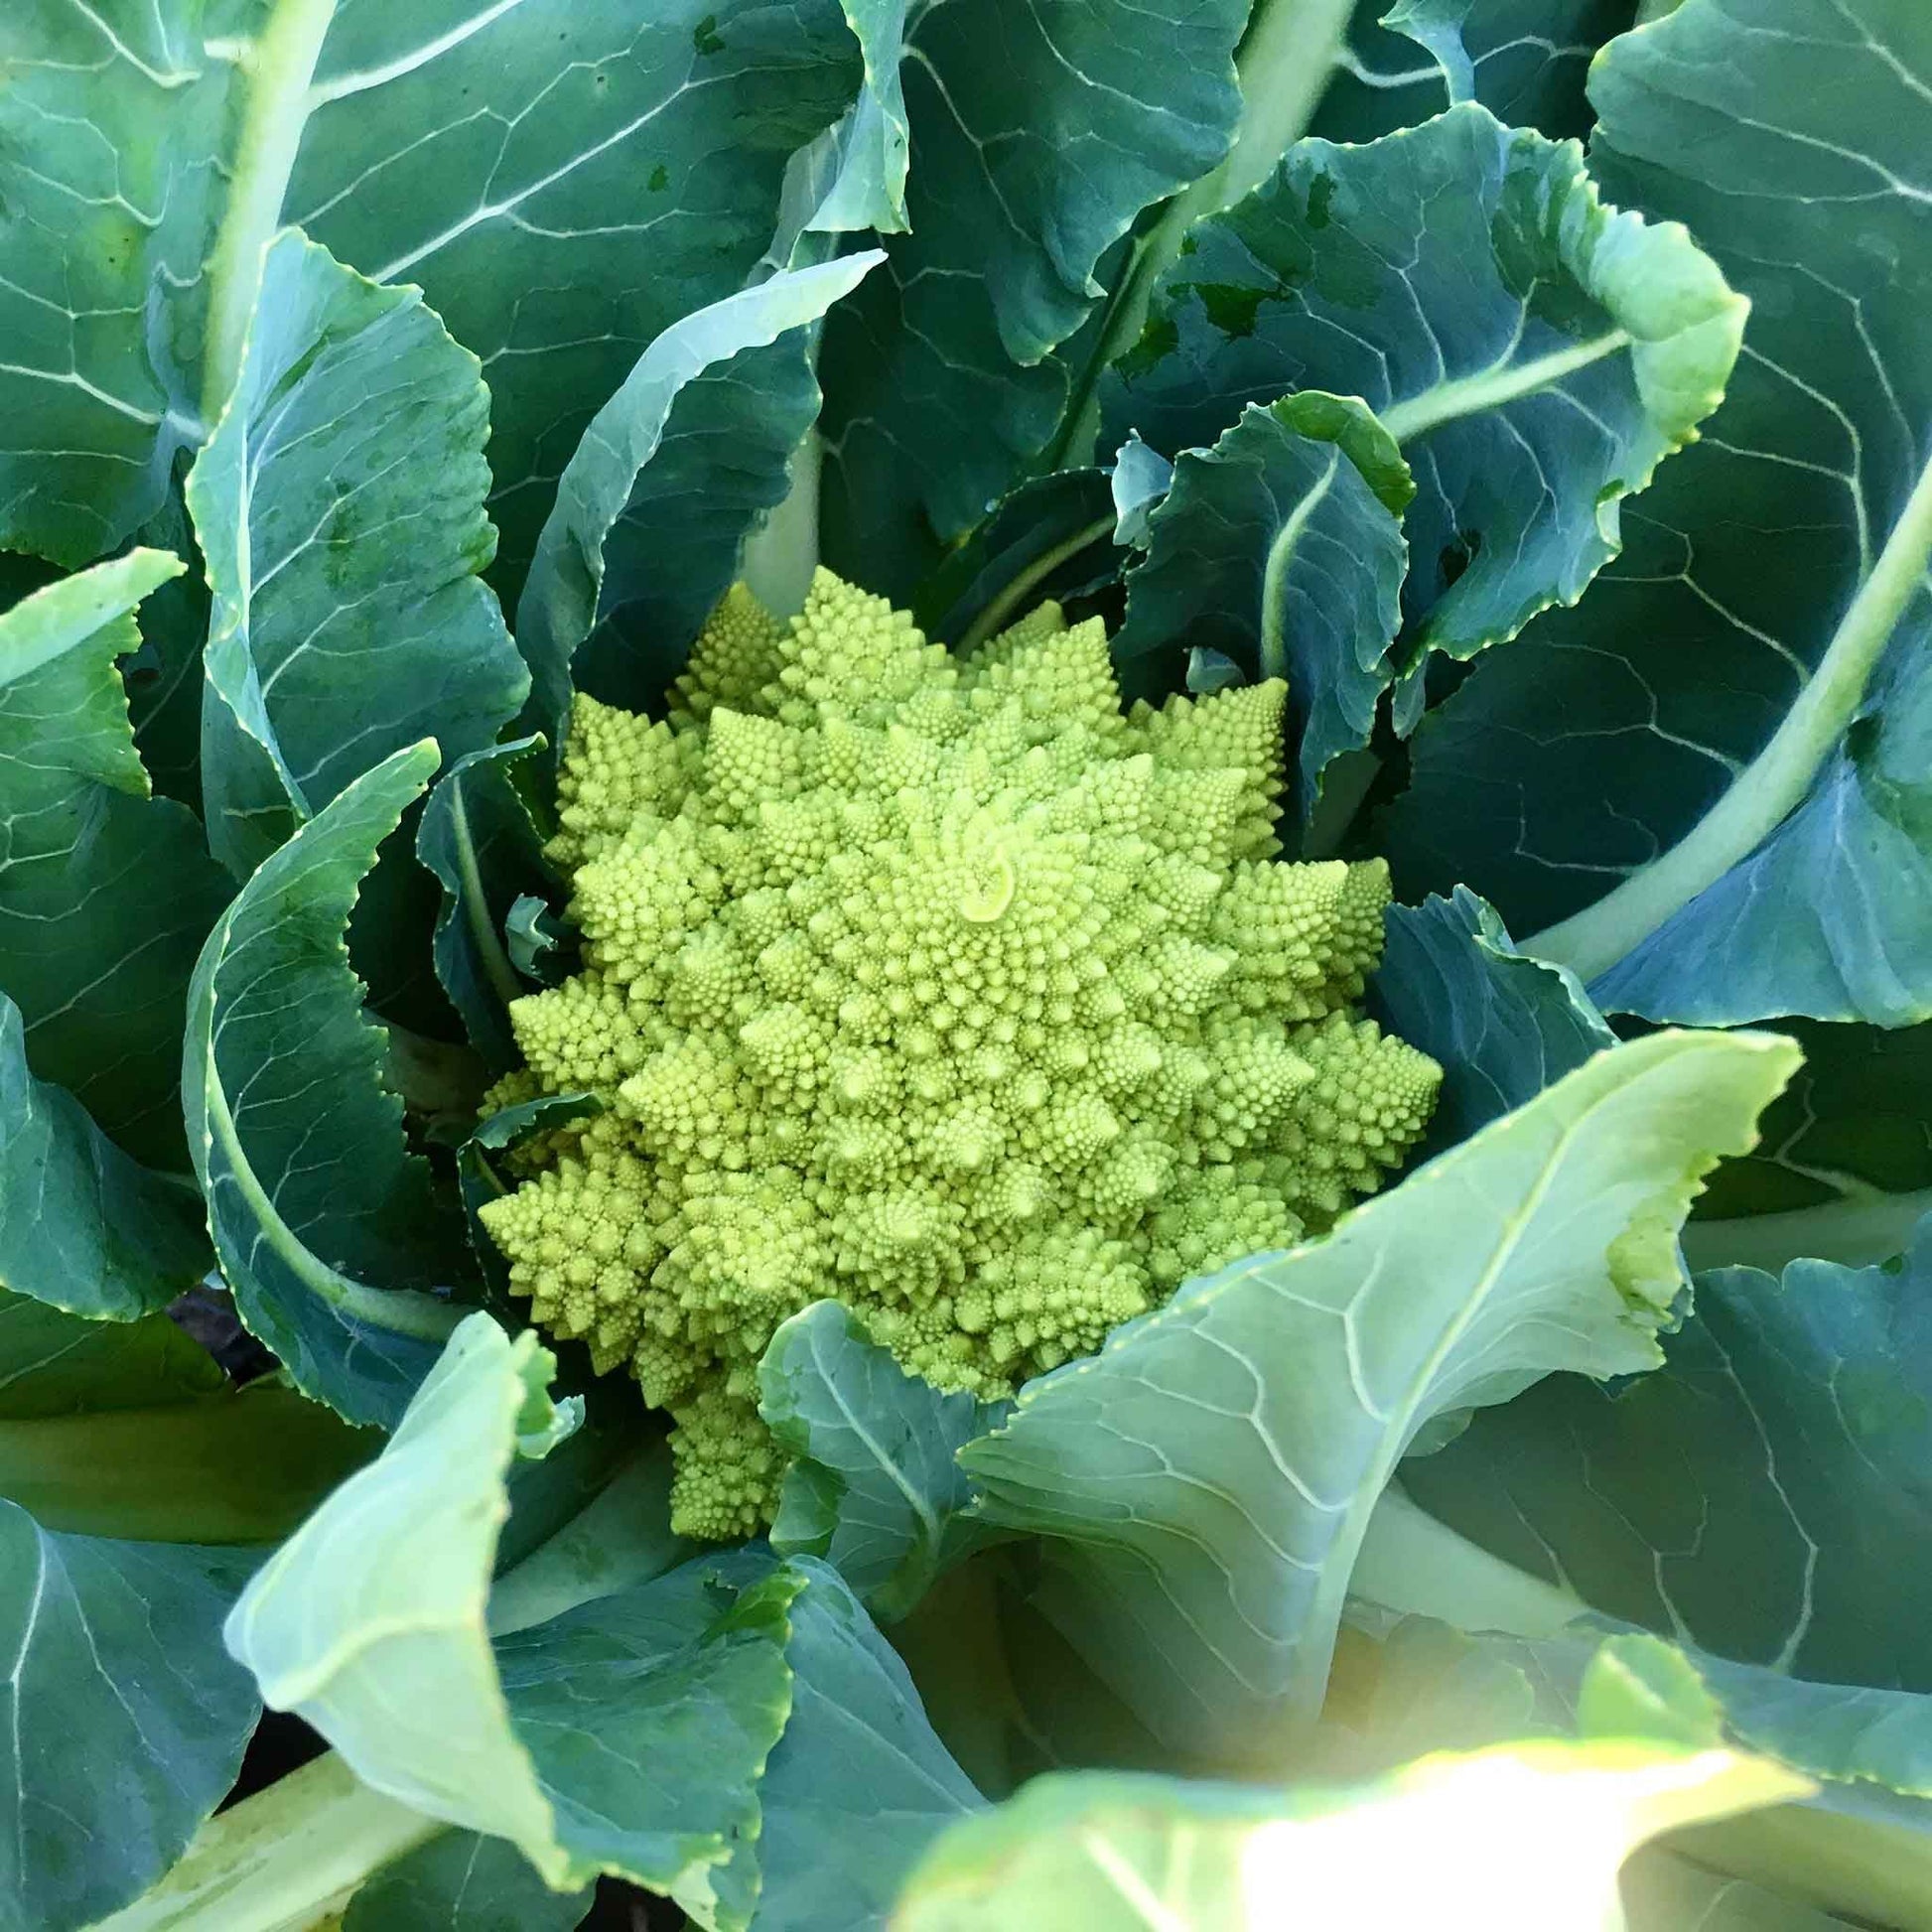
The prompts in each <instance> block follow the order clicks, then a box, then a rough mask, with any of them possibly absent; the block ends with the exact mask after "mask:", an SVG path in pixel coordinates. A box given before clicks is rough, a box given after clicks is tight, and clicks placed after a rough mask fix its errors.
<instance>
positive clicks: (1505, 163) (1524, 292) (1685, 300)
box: [1105, 103, 1745, 722]
mask: <svg viewBox="0 0 1932 1932" xmlns="http://www.w3.org/2000/svg"><path fill="white" fill-rule="evenodd" d="M1188 242H1189V243H1190V244H1191V245H1190V247H1189V248H1187V249H1186V250H1184V251H1183V253H1182V255H1181V257H1180V259H1179V260H1177V261H1176V262H1175V263H1174V265H1173V267H1172V268H1171V269H1170V270H1169V271H1168V273H1167V275H1166V276H1165V277H1164V278H1163V281H1162V284H1161V286H1160V288H1159V289H1158V290H1157V292H1156V295H1155V299H1154V306H1153V309H1152V312H1151V314H1150V318H1149V322H1148V326H1147V329H1146V331H1145V332H1144V333H1143V336H1142V339H1141V342H1140V343H1139V345H1137V346H1136V347H1135V349H1134V350H1133V351H1132V353H1131V354H1129V355H1128V356H1126V357H1124V358H1123V359H1122V361H1121V362H1120V363H1119V364H1117V365H1116V373H1115V375H1114V377H1113V378H1111V381H1110V387H1109V390H1108V393H1107V397H1106V401H1107V407H1106V411H1105V421H1106V426H1107V440H1108V441H1109V442H1113V441H1116V440H1117V439H1118V438H1119V437H1123V436H1125V435H1126V433H1127V431H1128V430H1129V429H1130V428H1133V429H1138V430H1139V431H1140V433H1141V434H1142V435H1143V436H1144V437H1145V438H1146V439H1147V440H1148V441H1149V442H1150V443H1152V444H1153V445H1154V446H1155V447H1156V448H1157V449H1159V450H1162V451H1165V452H1168V453H1171V454H1172V453H1173V452H1176V451H1179V450H1181V449H1184V448H1186V447H1188V446H1190V445H1195V444H1203V443H1208V442H1211V441H1212V440H1213V439H1214V438H1215V437H1216V436H1218V435H1219V434H1220V433H1221V431H1223V430H1224V429H1226V428H1227V427H1228V426H1229V425H1230V424H1231V423H1233V422H1234V421H1235V420H1236V418H1237V417H1238V416H1239V414H1240V412H1241V409H1242V407H1243V405H1244V404H1246V403H1248V402H1261V403H1268V402H1273V401H1274V400H1275V399H1276V398H1277V397H1279V396H1280V395H1282V394H1283V393H1284V391H1288V390H1294V389H1302V388H1315V389H1324V390H1331V391H1333V392H1335V393H1337V394H1342V395H1356V396H1360V397H1362V398H1364V399H1365V400H1366V401H1367V403H1368V405H1369V406H1370V408H1372V409H1373V410H1374V411H1375V413H1376V414H1377V416H1379V417H1380V418H1381V420H1382V424H1383V426H1384V428H1386V429H1387V431H1388V432H1389V434H1390V435H1391V436H1393V437H1394V438H1395V440H1396V442H1397V443H1398V444H1400V445H1401V446H1402V451H1403V454H1404V456H1405V457H1406V458H1407V459H1408V462H1409V465H1410V467H1411V469H1412V470H1413V472H1414V473H1415V482H1416V496H1415V500H1414V501H1413V502H1412V503H1411V504H1410V506H1409V509H1408V513H1407V516H1406V519H1405V524H1404V528H1405V531H1406V534H1407V537H1408V542H1409V553H1410V558H1411V567H1410V573H1409V578H1408V582H1407V584H1406V586H1405V588H1404V593H1403V614H1404V618H1405V620H1406V625H1407V628H1406V631H1405V637H1404V642H1403V651H1404V654H1405V659H1406V661H1407V662H1409V663H1415V662H1417V661H1419V660H1420V658H1421V656H1422V654H1423V653H1424V652H1425V651H1427V650H1431V649H1435V650H1442V651H1446V652H1449V654H1450V655H1452V656H1455V657H1470V656H1473V655H1474V654H1475V653H1476V652H1477V651H1479V650H1481V649H1482V648H1483V647H1484V646H1485V645H1488V644H1492V643H1497V642H1500V641H1502V640H1503V639H1506V638H1509V637H1513V636H1514V635H1515V634H1516V632H1517V631H1518V630H1520V629H1521V628H1522V626H1523V625H1524V624H1525V623H1526V622H1528V621H1529V620H1530V619H1531V618H1532V617H1533V616H1534V615H1535V614H1536V613H1537V612H1538V611H1541V610H1544V609H1546V608H1547V607H1548V606H1550V605H1552V604H1557V603H1574V602H1575V601H1576V600H1577V599H1578V598H1579V597H1580V596H1582V594H1583V592H1584V589H1585V587H1586V586H1587V584H1588V582H1589V580H1590V578H1591V577H1592V576H1593V575H1594V574H1595V573H1596V571H1597V570H1599V569H1600V568H1601V567H1602V566H1603V564H1605V563H1606V562H1607V561H1608V560H1609V559H1610V558H1611V557H1613V556H1614V555H1615V554H1616V552H1617V550H1618V548H1619V546H1620V544H1621V540H1622V539H1621V534H1620V524H1619V507H1618V506H1619V504H1620V502H1621V500H1622V499H1623V498H1624V497H1625V496H1626V495H1628V494H1629V493H1630V492H1631V491H1633V490H1638V489H1641V488H1642V487H1643V486H1644V485H1645V483H1648V482H1649V480H1650V477H1651V474H1652V472H1653V471H1654V470H1655V469H1656V467H1657V465H1658V463H1659V462H1660V461H1661V460H1662V459H1663V458H1664V457H1665V456H1667V455H1669V454H1670V452H1671V451H1672V450H1674V449H1676V448H1677V447H1679V446H1680V445H1681V444H1683V443H1685V442H1686V441H1688V440H1690V439H1691V438H1692V437H1693V436H1694V435H1695V433H1696V429H1697V425H1698V423H1699V422H1700V421H1701V420H1702V419H1703V418H1704V417H1705V416H1706V415H1708V414H1709V413H1710V411H1711V410H1712V409H1713V408H1714V407H1715V406H1716V404H1717V402H1718V399H1719V397H1720V396H1721V395H1722V394H1723V393H1724V385H1725V377H1726V376H1727V375H1728V373H1729V370H1730V365H1731V361H1732V359H1733V358H1734V356H1735V355H1736V352H1737V342H1738V336H1739V332H1740V331H1741V329H1742V326H1743V316H1744V307H1745V305H1744V304H1743V303H1742V302H1741V301H1739V300H1738V299H1737V297H1735V296H1734V295H1732V294H1731V292H1730V291H1729V289H1727V288H1726V287H1725V282H1724V279H1723V277H1722V276H1721V275H1720V274H1719V273H1718V271H1717V269H1716V268H1715V267H1714V266H1713V265H1712V263H1711V262H1710V261H1709V259H1707V258H1706V257H1705V256H1704V255H1702V254H1701V253H1699V251H1698V250H1697V248H1696V247H1694V246H1693V245H1692V243H1691V241H1690V239H1689V237H1688V236H1687V235H1685V233H1684V232H1683V230H1682V229H1679V228H1674V227H1668V226H1665V227H1658V226H1652V225H1646V224H1645V223H1644V222H1643V221H1642V220H1641V219H1640V218H1639V217H1638V216H1637V215H1635V214H1630V213H1623V214H1619V213H1617V212H1615V211H1614V210H1613V209H1611V208H1609V207H1606V206H1604V205H1602V204H1601V203H1600V202H1599V201H1598V198H1597V194H1596V190H1595V188H1594V186H1593V185H1592V183H1591V182H1590V180H1589V178H1588V177H1587V175H1586V174H1585V172H1584V166H1583V156H1582V154H1581V152H1580V151H1579V150H1578V149H1577V148H1576V146H1575V145H1574V144H1570V143H1553V142H1550V141H1546V140H1544V139H1543V137H1542V136H1541V135H1538V134H1535V133H1533V132H1530V131H1527V130H1511V129H1509V128H1506V127H1504V126H1502V125H1501V124H1500V123H1499V122H1498V121H1497V120H1496V119H1495V118H1494V116H1493V115H1491V114H1490V113H1489V111H1488V110H1487V109H1486V108H1483V107H1481V106H1478V105H1475V104H1473V103H1468V104H1464V105H1461V106H1458V107H1454V108H1451V109H1450V110H1449V112H1448V113H1446V114H1443V115H1441V116H1439V117H1438V118H1437V119H1435V120H1433V121H1430V122H1428V123H1426V124H1425V125H1424V126H1422V127H1419V128H1415V129H1412V130H1410V131H1408V132H1405V133H1400V134H1392V135H1389V136H1387V137H1386V138H1384V139H1383V140H1380V141H1376V142H1374V143H1372V144H1370V145H1369V146H1367V147H1361V148H1349V147H1337V146H1334V145H1332V144H1330V143H1328V142H1325V141H1313V140H1311V141H1304V142H1302V143H1301V144H1300V145H1298V146H1297V147H1296V148H1295V149H1293V150H1292V151H1291V152H1290V154H1289V156H1288V158H1287V160H1286V161H1284V162H1283V164H1282V166H1281V169H1280V171H1279V172H1278V173H1277V174H1276V175H1275V176H1274V177H1273V179H1272V180H1270V181H1269V182H1268V183H1267V184H1266V185H1265V186H1263V187H1262V188H1260V189H1259V190H1257V191H1256V193H1255V194H1253V195H1251V196H1250V197H1249V198H1248V199H1247V200H1246V201H1245V202H1243V203H1241V204H1240V205H1239V206H1238V207H1234V208H1231V209H1229V210H1228V211H1227V212H1226V213H1224V214H1217V215H1214V216H1211V217H1210V218H1208V219H1207V220H1205V221H1202V222H1199V223H1197V224H1196V225H1195V226H1194V227H1193V228H1192V229H1191V230H1190V231H1189V234H1188ZM1399 722H1402V721H1401V720H1399Z"/></svg>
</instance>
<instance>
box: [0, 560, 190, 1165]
mask: <svg viewBox="0 0 1932 1932" xmlns="http://www.w3.org/2000/svg"><path fill="white" fill-rule="evenodd" d="M180 571H181V565H180V563H179V562H178V561H177V560H176V559H175V558H173V557H170V556H167V555H164V554H163V553H162V552H160V551H155V550H135V551H132V552H130V553H129V554H128V555H127V556H125V557H121V558H117V559H116V560H115V561H114V562H113V563H109V564H100V565H97V566H96V567H95V568H94V569H92V570H89V571H86V572H84V573H82V574H81V575H80V576H77V577H69V578H68V579H66V580H65V581H64V582H61V583H57V584H50V585H48V586H47V587H46V588H45V589H42V590H40V591H37V592H36V593H34V594H33V595H32V596H29V597H27V598H25V599H23V600H22V601H21V602H20V603H18V604H16V605H15V606H14V607H13V608H12V609H11V610H10V611H8V612H7V613H6V615H5V616H4V617H0V985H3V986H4V988H5V990H6V992H7V993H8V994H10V995H11V996H12V998H13V999H14V1001H15V1002H16V1003H17V1005H18V1006H19V1008H20V1011H21V1015H22V1018H23V1019H24V1021H25V1023H26V1036H27V1052H28V1057H29V1062H30V1064H31V1065H32V1068H33V1070H34V1072H35V1073H36V1074H38V1075H39V1076H40V1077H41V1078H42V1079H45V1080H54V1081H57V1082H59V1083H60V1084H61V1085H62V1086H65V1087H67V1088H68V1089H69V1091H71V1092H72V1093H73V1095H74V1096H75V1098H76V1099H78V1100H79V1102H80V1104H81V1105H82V1106H83V1107H85V1108H86V1109H87V1111H88V1112H89V1113H90V1114H92V1116H93V1117H94V1118H95V1119H96V1120H97V1121H99V1122H100V1124H101V1125H102V1126H103V1127H104V1128H106V1130H107V1131H108V1132H109V1133H110V1134H112V1135H113V1136H114V1137H115V1138H116V1139H117V1140H119V1141H120V1142H121V1143H122V1144H123V1145H124V1146H126V1147H128V1148H129V1149H130V1150H131V1151H132V1152H134V1153H136V1154H138V1155H143V1156H145V1157H147V1158H149V1159H152V1160H155V1161H163V1162H165V1161H171V1160H172V1161H174V1162H179V1161H180V1158H181V1130H180V1126H179V1123H178V1120H177V1118H176V1105H177V1101H176V1096H177V1093H178V1091H179V1088H178V1081H179V1078H180V1072H181V1062H180V1051H181V1026H182V1013H183V1009H184V1007H185V1005H186V1003H187V992H188V978H189V974H190V973H191V972H192V971H193V969H194V955H195V951H196V949H197V948H198V947H199V946H200V945H201V943H202V940H203V938H204V937H205V936H206V934H207V929H208V926H209V925H210V924H211V923H212V922H213V919H214V915H215V913H216V912H217V911H219V909H220V906H221V901H222V899H223V898H224V897H226V896H227V891H228V887H227V882H226V881H225V880H224V879H223V878H222V876H221V874H220V872H219V871H218V870H217V869H216V868H215V867H214V866H213V865H212V864H211V863H210V862H209V860H208V857H207V851H206V849H205V848H204V845H203V841H202V828H201V826H200V825H199V824H198V823H197V822H196V820H195V817H194V814H193V813H192V812H190V811H188V810H187V808H186V807H184V806H182V805H178V804H176V803H175V802H174V801H173V800H172V799H152V798H150V797H149V796H148V789H149V787H148V775H147V772H146V771H145V770H144V769H143V767H142V764H141V760H140V758H139V756H138V755H137V754H136V752H135V749H134V740H133V736H132V733H131V732H130V730H129V726H128V716H127V701H126V697H125V694H124V693H123V691H122V689H121V681H120V676H119V673H118V672H117V671H116V669H115V660H116V659H117V658H120V657H123V656H125V655H126V654H127V653H128V652H129V651H131V650H133V649H134V648H135V647H136V646H137V645H138V644H139V642H140V635H139V632H138V631H137V630H136V628H135V624H134V619H133V616H132V613H133V611H134V608H135V606H136V605H137V604H139V603H140V602H141V600H142V599H143V598H144V597H146V596H147V595H148V594H149V593H150V592H151V591H153V590H155V589H156V588H157V587H158V586H160V585H162V584H165V583H166V582H168V580H169V579H170V578H172V577H175V576H178V575H179V574H180Z"/></svg>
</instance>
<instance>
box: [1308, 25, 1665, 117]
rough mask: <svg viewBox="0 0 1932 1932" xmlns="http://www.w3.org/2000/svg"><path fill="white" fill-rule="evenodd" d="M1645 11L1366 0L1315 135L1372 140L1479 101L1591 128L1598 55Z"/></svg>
mask: <svg viewBox="0 0 1932 1932" xmlns="http://www.w3.org/2000/svg"><path fill="white" fill-rule="evenodd" d="M1636 17H1637V6H1636V0H1395V4H1394V5H1390V4H1389V0H1361V4H1359V5H1358V6H1357V7H1356V9H1355V18H1354V20H1353V21H1352V22H1351V23H1350V26H1349V31H1348V42H1349V59H1348V62H1347V64H1346V66H1345V67H1344V68H1343V69H1341V70H1340V71H1338V72H1337V73H1336V74H1335V76H1334V78H1333V80H1332V81H1331V82H1330V83H1329V86H1328V89H1327V92H1326V93H1325V94H1324V95H1323V96H1322V100H1321V107H1320V111H1319V112H1318V113H1317V114H1316V116H1315V120H1314V124H1313V126H1312V127H1311V130H1310V132H1311V133H1314V134H1319V135H1321V136H1322V137H1323V138H1324V139H1326V140H1330V141H1369V140H1373V139H1374V138H1375V137H1376V136H1377V135H1378V134H1386V133H1388V132H1389V131H1390V129H1392V128H1396V127H1413V126H1415V125H1416V124H1417V123H1418V122H1419V121H1426V120H1428V119H1429V117H1430V116H1431V115H1432V114H1439V113H1441V112H1442V110H1443V109H1444V108H1445V107H1448V106H1449V104H1450V103H1451V102H1454V101H1458V100H1479V101H1481V102H1482V104H1483V105H1484V106H1485V107H1487V108H1488V109H1489V110H1490V111H1491V112H1492V113H1493V114H1494V115H1495V116H1496V118H1497V119H1498V120H1499V121H1502V122H1504V123H1505V124H1506V125H1508V126H1510V127H1533V128H1535V129H1537V130H1538V132H1539V133H1543V134H1547V135H1549V136H1550V137H1551V139H1553V140H1564V139H1567V138H1568V137H1570V136H1572V135H1585V134H1587V133H1588V132H1589V126H1590V120H1591V115H1590V111H1589V103H1588V101H1587V99H1586V98H1585V94H1584V79H1585V76H1586V74H1587V71H1588V68H1589V63H1590V58H1591V57H1592V56H1593V55H1594V54H1595V52H1596V50H1597V49H1598V48H1599V47H1601V46H1602V45H1603V43H1604V42H1605V41H1607V40H1609V39H1611V38H1612V37H1613V36H1615V35H1617V34H1621V33H1623V32H1625V31H1626V30H1627V29H1628V28H1629V27H1631V26H1632V25H1634V23H1635V21H1636Z"/></svg>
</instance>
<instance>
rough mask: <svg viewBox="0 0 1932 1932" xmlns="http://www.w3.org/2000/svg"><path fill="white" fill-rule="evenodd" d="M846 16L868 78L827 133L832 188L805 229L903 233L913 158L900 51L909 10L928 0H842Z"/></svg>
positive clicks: (914, 11)
mask: <svg viewBox="0 0 1932 1932" xmlns="http://www.w3.org/2000/svg"><path fill="white" fill-rule="evenodd" d="M844 4H845V18H846V22H847V24H848V25H849V26H850V27H851V29H852V31H853V33H855V34H856V35H857V36H858V37H859V47H860V51H861V53H862V54H863V55H864V57H865V63H866V78H865V84H864V86H862V87H861V88H860V89H859V98H858V99H857V100H855V101H854V102H853V103H852V106H851V107H850V108H849V109H848V110H847V112H846V115H845V118H844V119H843V120H842V121H841V122H840V123H839V125H838V126H837V127H836V128H834V129H832V130H831V132H830V136H829V140H830V145H831V149H832V152H831V154H830V155H829V156H828V157H827V158H826V159H827V166H828V167H829V170H830V174H831V181H830V184H829V186H828V187H827V188H826V189H825V191H824V194H823V196H822V198H821V200H820V201H819V203H818V205H817V207H815V208H814V209H813V210H812V214H811V217H810V220H809V221H808V222H807V224H806V225H807V227H808V228H809V229H812V230H814V231H816V232H818V233H821V234H844V233H851V232H853V231H854V230H856V229H860V228H871V229H874V230H875V231H876V232H878V233H880V234H902V233H903V232H904V231H905V229H906V227H907V226H908V225H909V223H908V222H907V221H906V218H905V174H906V167H907V163H908V162H909V160H910V158H911V130H910V128H909V127H908V125H907V123H906V116H905V89H904V87H903V85H902V84H901V82H900V80H899V63H900V61H901V59H902V58H903V56H904V53H905V24H906V19H907V16H908V15H909V16H912V17H915V18H916V16H917V15H919V14H921V13H923V12H924V11H925V9H926V7H927V6H928V5H930V4H931V0H844Z"/></svg>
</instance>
